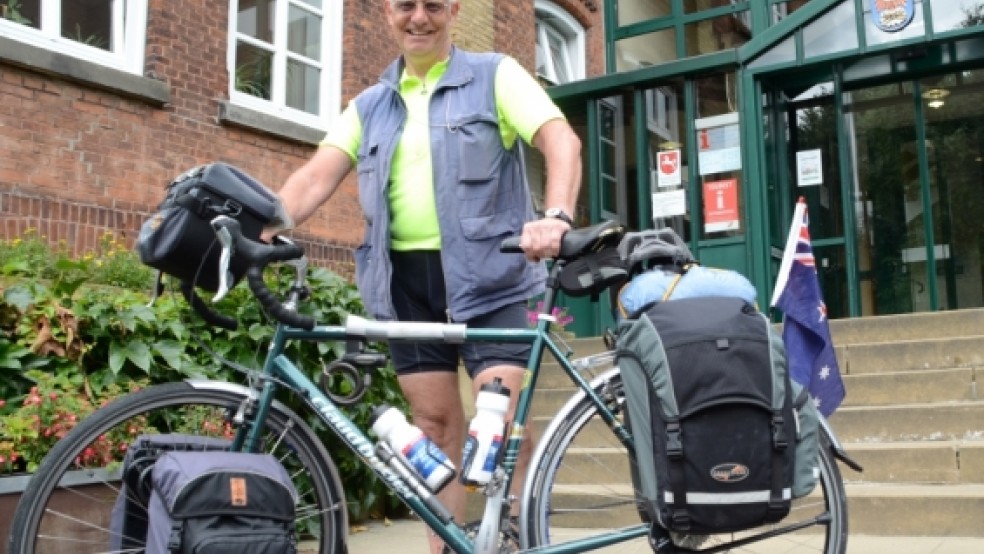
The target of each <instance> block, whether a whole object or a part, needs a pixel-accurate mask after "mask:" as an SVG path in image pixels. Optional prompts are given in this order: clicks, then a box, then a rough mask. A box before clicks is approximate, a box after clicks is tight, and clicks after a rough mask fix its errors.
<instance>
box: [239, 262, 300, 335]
mask: <svg viewBox="0 0 984 554" xmlns="http://www.w3.org/2000/svg"><path fill="white" fill-rule="evenodd" d="M278 248H279V247H278ZM294 257H295V258H296V256H294ZM285 259H288V260H289V259H292V258H285ZM246 282H247V283H249V288H250V290H252V291H253V295H254V296H256V299H257V300H258V301H259V303H260V305H261V306H263V309H264V310H266V312H267V313H268V314H270V315H271V316H272V317H273V318H274V319H276V320H277V321H280V322H281V323H285V324H287V325H290V326H291V327H299V328H301V329H307V330H308V331H310V330H311V329H314V325H315V321H314V318H313V317H311V316H308V315H303V314H299V313H297V312H295V311H292V310H288V309H287V308H285V307H284V305H283V303H281V302H280V300H279V299H278V298H277V297H276V295H274V294H273V292H271V291H270V289H269V288H268V287H267V286H266V283H264V282H263V270H262V269H261V268H260V267H257V266H250V268H249V269H247V270H246Z"/></svg>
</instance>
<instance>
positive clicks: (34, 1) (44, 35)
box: [0, 0, 147, 75]
mask: <svg viewBox="0 0 984 554" xmlns="http://www.w3.org/2000/svg"><path fill="white" fill-rule="evenodd" d="M146 28H147V0H0V34H3V35H4V36H7V37H9V38H11V39H14V40H17V41H19V42H24V43H27V44H30V45H32V46H37V47H39V48H44V49H46V50H51V51H54V52H57V53H59V54H65V55H68V56H73V57H76V58H82V59H85V60H86V61H90V62H93V63H97V64H100V65H105V66H108V67H112V68H114V69H118V70H121V71H126V72H129V73H135V74H138V75H143V64H144V43H145V40H146Z"/></svg>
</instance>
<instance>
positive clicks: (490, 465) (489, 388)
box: [461, 378, 509, 487]
mask: <svg viewBox="0 0 984 554" xmlns="http://www.w3.org/2000/svg"><path fill="white" fill-rule="evenodd" d="M475 408H476V413H475V417H474V418H472V420H471V423H470V424H469V425H468V436H467V437H466V438H465V450H464V453H463V456H462V462H461V482H462V484H464V485H466V486H469V487H476V486H479V485H484V484H486V483H488V482H489V480H490V479H492V473H493V472H494V471H495V464H496V462H497V461H498V459H499V451H500V450H501V449H502V442H503V432H504V431H505V427H506V421H505V416H506V411H507V410H508V409H509V389H508V388H506V387H504V386H502V380H501V379H499V378H496V379H494V380H493V381H492V382H491V383H486V384H484V385H482V388H481V389H480V390H479V392H478V398H476V399H475Z"/></svg>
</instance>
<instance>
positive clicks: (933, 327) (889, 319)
mask: <svg viewBox="0 0 984 554" xmlns="http://www.w3.org/2000/svg"><path fill="white" fill-rule="evenodd" d="M830 333H831V335H832V337H833V339H834V344H836V345H843V346H847V345H851V344H867V343H873V342H895V341H911V340H925V339H943V338H951V337H963V336H968V335H981V334H984V308H974V309H968V310H952V311H946V312H922V313H915V314H900V315H889V316H873V317H858V318H851V319H834V320H831V321H830Z"/></svg>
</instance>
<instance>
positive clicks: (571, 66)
mask: <svg viewBox="0 0 984 554" xmlns="http://www.w3.org/2000/svg"><path fill="white" fill-rule="evenodd" d="M536 73H537V76H538V77H539V78H540V79H542V80H544V81H546V82H547V83H549V84H551V85H559V84H563V83H569V82H571V81H577V80H580V79H583V78H584V28H583V27H582V26H581V24H580V23H578V22H577V20H576V19H574V17H573V16H571V15H570V14H569V13H567V11H565V10H564V9H562V8H560V7H558V6H557V5H555V4H554V3H552V2H547V1H545V0H537V1H536Z"/></svg>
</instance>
